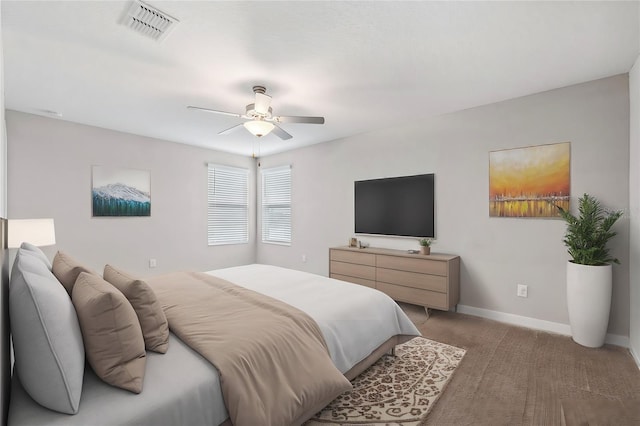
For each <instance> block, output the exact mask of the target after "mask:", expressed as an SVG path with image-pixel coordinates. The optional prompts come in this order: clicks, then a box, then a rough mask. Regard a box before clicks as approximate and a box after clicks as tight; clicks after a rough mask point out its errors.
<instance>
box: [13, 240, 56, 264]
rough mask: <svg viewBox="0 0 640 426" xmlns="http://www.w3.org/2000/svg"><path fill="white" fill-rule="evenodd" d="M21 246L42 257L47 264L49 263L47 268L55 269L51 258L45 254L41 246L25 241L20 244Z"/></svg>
mask: <svg viewBox="0 0 640 426" xmlns="http://www.w3.org/2000/svg"><path fill="white" fill-rule="evenodd" d="M20 248H21V249H24V250H27V251H29V252H31V253H33V254H35V255H36V256H38V258H40V259H41V260H42V261H43V262H44V264H45V265H47V268H49V270H51V269H53V265H52V264H51V261H50V260H49V258H48V257H47V255H46V254H44V252H43V251H42V250H40V247H38V246H34V245H33V244H31V243H27V242H26V241H25V242H24V243H22V244H21V245H20Z"/></svg>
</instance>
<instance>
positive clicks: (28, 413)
mask: <svg viewBox="0 0 640 426" xmlns="http://www.w3.org/2000/svg"><path fill="white" fill-rule="evenodd" d="M208 274H211V275H214V276H217V277H220V278H222V279H225V280H228V281H230V282H232V283H234V284H237V285H240V286H243V287H246V288H249V289H251V290H254V291H257V292H259V293H262V294H265V295H267V296H270V297H273V298H275V299H278V300H281V301H283V302H285V303H288V304H290V305H291V306H294V307H296V308H298V309H300V310H302V311H304V312H306V313H307V314H308V315H309V316H310V317H311V318H313V319H314V320H315V321H316V322H317V323H318V325H319V327H320V330H321V331H322V334H323V336H324V338H325V340H326V343H327V346H328V348H329V353H330V356H331V359H332V361H333V362H334V364H335V365H336V367H337V368H338V369H339V370H340V371H341V372H342V373H345V372H347V371H349V370H350V369H351V368H352V367H354V366H355V365H356V364H358V363H360V362H361V361H362V360H364V359H365V358H367V357H369V355H370V354H371V353H372V352H374V351H375V350H376V349H377V348H378V347H379V346H380V345H382V344H384V343H385V342H388V341H389V339H390V338H391V337H393V336H396V335H404V336H418V335H420V333H419V332H418V330H417V329H416V327H415V326H414V325H413V323H412V322H411V320H409V318H408V317H407V316H406V315H405V314H404V312H403V311H402V310H401V309H400V307H399V306H398V305H397V304H396V303H395V302H394V301H393V300H391V299H390V298H389V297H388V296H387V295H385V294H383V293H381V292H379V291H376V290H372V289H370V288H367V287H363V286H359V285H355V284H350V283H346V282H343V281H338V280H334V279H331V278H326V277H322V276H319V275H314V274H310V273H306V272H300V271H294V270H290V269H285V268H280V267H275V266H268V265H246V266H239V267H233V268H226V269H219V270H215V271H209V272H208ZM227 417H228V416H227V411H226V408H225V406H224V402H223V398H222V393H221V389H220V382H219V375H218V371H217V370H216V368H215V367H214V366H212V365H211V364H210V363H209V362H208V361H207V360H205V359H204V358H203V357H201V356H200V355H199V354H198V353H196V352H195V351H193V350H192V349H191V348H189V347H188V346H187V345H186V344H184V343H183V342H182V341H181V340H180V339H178V338H177V337H176V336H174V335H173V334H171V336H170V343H169V350H168V351H167V353H166V354H164V355H162V354H157V353H154V352H147V365H146V372H145V378H144V388H143V391H142V393H140V394H138V395H136V394H133V393H130V392H127V391H124V390H122V389H118V388H115V387H112V386H109V385H107V384H106V383H104V382H102V381H101V380H100V379H98V378H97V376H96V375H95V374H94V373H93V371H91V369H90V368H87V370H86V372H85V376H84V383H83V388H82V398H81V400H80V411H79V412H78V414H76V415H73V416H69V415H67V414H59V413H56V412H53V411H50V410H48V409H46V408H43V407H41V406H40V405H38V404H37V403H36V402H34V401H33V400H32V399H31V398H30V397H29V396H28V395H27V394H26V393H25V391H24V390H23V389H22V387H21V386H20V382H19V380H18V379H14V380H12V395H11V403H10V407H9V423H8V424H9V426H24V425H32V426H40V425H54V426H55V425H92V426H111V425H123V426H129V425H194V426H196V425H197V426H203V425H218V424H221V423H222V422H223V421H224V420H225V419H226V418H227Z"/></svg>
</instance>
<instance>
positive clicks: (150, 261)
mask: <svg viewBox="0 0 640 426" xmlns="http://www.w3.org/2000/svg"><path fill="white" fill-rule="evenodd" d="M156 266H158V262H157V261H156V260H155V259H149V268H155V267H156Z"/></svg>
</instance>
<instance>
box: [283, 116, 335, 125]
mask: <svg viewBox="0 0 640 426" xmlns="http://www.w3.org/2000/svg"><path fill="white" fill-rule="evenodd" d="M273 121H275V122H276V123H308V124H324V117H295V116H286V115H281V116H278V117H273Z"/></svg>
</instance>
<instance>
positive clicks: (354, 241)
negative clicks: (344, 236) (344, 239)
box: [349, 238, 358, 247]
mask: <svg viewBox="0 0 640 426" xmlns="http://www.w3.org/2000/svg"><path fill="white" fill-rule="evenodd" d="M349 247H358V239H357V238H351V239H349Z"/></svg>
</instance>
